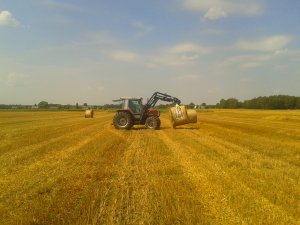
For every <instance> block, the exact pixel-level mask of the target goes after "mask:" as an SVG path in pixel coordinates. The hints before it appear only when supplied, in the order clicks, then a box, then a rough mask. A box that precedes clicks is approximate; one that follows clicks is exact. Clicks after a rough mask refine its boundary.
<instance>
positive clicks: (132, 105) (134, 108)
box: [128, 100, 141, 114]
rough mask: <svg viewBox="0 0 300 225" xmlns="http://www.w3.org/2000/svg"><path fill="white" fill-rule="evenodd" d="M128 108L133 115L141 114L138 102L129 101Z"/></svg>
mask: <svg viewBox="0 0 300 225" xmlns="http://www.w3.org/2000/svg"><path fill="white" fill-rule="evenodd" d="M128 106H129V108H130V109H131V110H132V112H134V113H135V114H140V113H141V108H140V103H139V101H138V100H129V105H128Z"/></svg>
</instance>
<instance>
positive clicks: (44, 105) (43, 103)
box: [38, 101, 48, 109]
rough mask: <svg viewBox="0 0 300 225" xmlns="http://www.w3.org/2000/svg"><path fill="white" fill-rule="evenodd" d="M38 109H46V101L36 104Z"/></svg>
mask: <svg viewBox="0 0 300 225" xmlns="http://www.w3.org/2000/svg"><path fill="white" fill-rule="evenodd" d="M38 106H39V108H41V109H45V108H48V102H46V101H41V102H40V103H39V104H38Z"/></svg>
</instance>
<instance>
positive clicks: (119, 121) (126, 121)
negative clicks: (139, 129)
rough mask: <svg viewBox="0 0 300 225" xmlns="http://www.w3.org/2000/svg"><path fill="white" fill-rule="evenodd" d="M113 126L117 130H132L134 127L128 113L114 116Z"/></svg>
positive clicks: (119, 113)
mask: <svg viewBox="0 0 300 225" xmlns="http://www.w3.org/2000/svg"><path fill="white" fill-rule="evenodd" d="M113 124H114V126H115V128H116V129H123V130H130V129H131V128H132V126H133V120H132V118H131V116H130V115H129V114H128V113H126V112H118V113H117V114H116V115H115V116H114V120H113Z"/></svg>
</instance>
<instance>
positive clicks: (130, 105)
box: [114, 97, 143, 120]
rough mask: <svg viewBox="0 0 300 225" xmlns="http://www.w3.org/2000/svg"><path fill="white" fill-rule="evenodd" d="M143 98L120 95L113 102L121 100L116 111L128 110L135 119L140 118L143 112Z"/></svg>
mask: <svg viewBox="0 0 300 225" xmlns="http://www.w3.org/2000/svg"><path fill="white" fill-rule="evenodd" d="M142 100H143V98H132V97H121V98H120V99H118V100H114V102H121V108H120V109H119V110H118V111H124V110H126V111H130V113H131V115H133V116H134V118H135V119H137V120H140V119H141V115H142V112H143V103H142Z"/></svg>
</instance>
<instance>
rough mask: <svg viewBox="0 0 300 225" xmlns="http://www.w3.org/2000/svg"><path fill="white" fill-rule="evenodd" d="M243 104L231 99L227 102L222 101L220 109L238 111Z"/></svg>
mask: <svg viewBox="0 0 300 225" xmlns="http://www.w3.org/2000/svg"><path fill="white" fill-rule="evenodd" d="M241 105H242V104H241V103H240V102H239V101H238V100H237V99H235V98H229V99H227V100H225V99H221V100H220V103H219V107H220V108H223V109H237V108H240V107H241Z"/></svg>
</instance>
